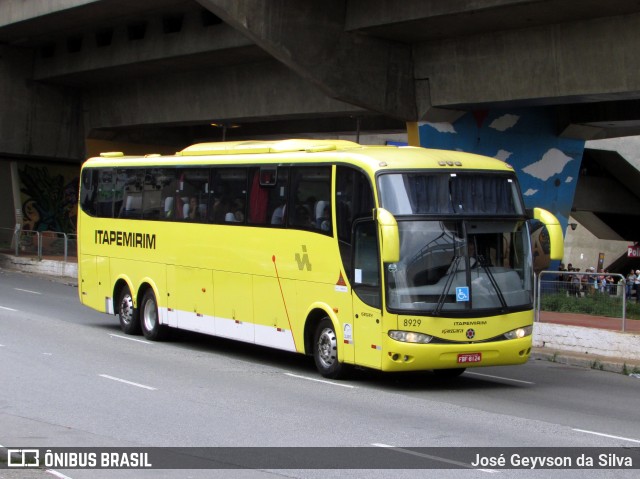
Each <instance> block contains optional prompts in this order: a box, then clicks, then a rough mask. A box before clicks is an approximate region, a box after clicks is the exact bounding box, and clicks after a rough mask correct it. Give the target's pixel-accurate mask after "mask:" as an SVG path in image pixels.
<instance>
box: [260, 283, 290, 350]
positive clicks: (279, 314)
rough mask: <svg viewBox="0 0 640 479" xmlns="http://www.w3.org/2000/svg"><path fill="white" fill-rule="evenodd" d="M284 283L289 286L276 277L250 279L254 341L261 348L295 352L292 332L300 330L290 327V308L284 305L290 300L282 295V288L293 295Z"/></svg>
mask: <svg viewBox="0 0 640 479" xmlns="http://www.w3.org/2000/svg"><path fill="white" fill-rule="evenodd" d="M283 283H290V282H288V281H285V280H279V279H278V278H275V277H267V276H254V277H253V304H254V311H253V318H254V323H255V336H256V339H255V341H256V344H261V345H263V346H270V347H273V348H278V349H285V350H288V351H295V350H296V349H297V348H296V346H297V344H296V343H294V339H293V331H292V328H293V329H294V330H300V329H301V326H300V324H298V325H297V328H296V325H294V324H291V326H290V325H289V317H288V308H290V307H291V305H289V306H288V305H287V304H286V303H285V298H287V297H289V298H290V297H291V296H290V295H287V294H284V290H285V288H286V289H287V290H291V291H292V292H293V291H295V289H293V288H291V287H290V286H289V287H286V286H288V285H285V284H283ZM281 286H282V290H281Z"/></svg>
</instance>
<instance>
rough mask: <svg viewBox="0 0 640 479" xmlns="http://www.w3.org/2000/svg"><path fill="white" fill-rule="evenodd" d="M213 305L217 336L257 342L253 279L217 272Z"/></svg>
mask: <svg viewBox="0 0 640 479" xmlns="http://www.w3.org/2000/svg"><path fill="white" fill-rule="evenodd" d="M213 278H214V284H215V285H216V287H215V290H214V293H213V303H214V310H215V329H216V333H215V334H216V335H217V336H222V337H225V338H231V339H237V340H240V341H245V342H249V343H253V342H255V326H254V324H253V300H252V298H251V296H252V281H251V275H249V274H242V273H230V272H226V271H215V272H214V273H213Z"/></svg>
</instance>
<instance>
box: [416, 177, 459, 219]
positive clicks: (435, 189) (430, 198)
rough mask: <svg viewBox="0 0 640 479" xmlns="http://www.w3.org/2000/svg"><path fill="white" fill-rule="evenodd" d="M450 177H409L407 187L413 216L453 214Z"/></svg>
mask: <svg viewBox="0 0 640 479" xmlns="http://www.w3.org/2000/svg"><path fill="white" fill-rule="evenodd" d="M448 180H449V177H447V176H444V175H428V176H427V175H407V177H406V178H405V182H406V183H405V187H406V189H407V192H408V195H409V202H410V203H411V211H412V213H413V214H419V215H420V214H422V215H424V214H448V213H453V209H452V208H451V201H450V200H449V182H448Z"/></svg>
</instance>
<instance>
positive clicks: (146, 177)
mask: <svg viewBox="0 0 640 479" xmlns="http://www.w3.org/2000/svg"><path fill="white" fill-rule="evenodd" d="M80 206H81V208H80V212H79V219H78V239H79V241H78V261H79V288H78V289H79V296H80V301H81V302H82V303H83V304H85V305H87V306H89V307H91V308H94V309H96V310H98V311H103V312H106V313H109V314H115V315H118V317H119V321H120V325H121V328H122V330H123V331H124V332H125V333H128V334H136V333H139V332H142V334H144V336H145V337H146V338H147V339H149V340H157V339H160V338H161V337H162V336H163V335H164V334H165V333H166V332H167V330H169V329H171V328H178V329H185V330H190V331H196V332H200V333H205V334H210V335H215V336H220V337H224V338H231V339H235V340H239V341H245V342H249V343H255V344H259V345H264V346H270V347H274V348H279V349H283V350H287V351H294V352H298V353H302V354H307V355H312V356H313V357H314V358H315V363H316V366H317V368H318V370H319V372H320V373H321V374H322V375H323V376H325V377H329V378H337V377H339V376H341V375H342V373H343V372H344V371H345V369H348V366H349V365H357V366H363V367H367V368H373V369H378V370H382V371H416V370H434V371H435V372H436V373H437V374H440V375H443V376H456V375H458V374H460V373H461V372H463V371H464V370H465V368H467V367H478V366H493V365H507V364H519V363H524V362H526V361H527V359H528V357H529V354H530V352H531V335H532V326H533V290H534V279H533V277H534V271H533V266H532V253H531V251H532V250H531V240H530V230H529V223H528V220H529V219H532V218H536V219H538V220H540V221H541V222H542V223H544V224H545V225H546V226H547V230H548V235H549V243H550V250H551V258H553V259H559V258H561V257H562V231H561V227H560V225H559V223H558V221H557V219H556V218H555V217H554V216H553V215H552V214H551V213H549V212H547V211H545V210H542V209H538V208H535V209H534V210H532V211H529V212H527V211H525V207H524V203H523V200H522V195H521V192H520V189H519V186H518V181H517V178H516V175H515V173H514V171H513V169H512V168H511V167H510V166H509V165H507V164H506V163H504V162H502V161H499V160H496V159H493V158H486V157H482V156H477V155H472V154H467V153H462V152H454V151H441V150H429V149H424V148H415V147H393V146H361V145H359V144H357V143H353V142H349V141H341V140H282V141H262V142H260V141H241V142H226V143H225V142H223V143H201V144H196V145H193V146H190V147H188V148H186V149H184V150H182V151H180V152H178V153H176V154H175V155H171V156H160V155H147V156H146V157H133V156H124V155H123V154H122V153H117V152H112V153H103V154H102V155H101V156H100V157H96V158H91V159H89V160H87V161H86V162H85V163H84V165H83V167H82V173H81V191H80Z"/></svg>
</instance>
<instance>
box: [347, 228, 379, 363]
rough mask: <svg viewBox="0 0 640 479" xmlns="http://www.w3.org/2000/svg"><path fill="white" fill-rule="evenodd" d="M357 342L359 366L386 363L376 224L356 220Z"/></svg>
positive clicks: (355, 333)
mask: <svg viewBox="0 0 640 479" xmlns="http://www.w3.org/2000/svg"><path fill="white" fill-rule="evenodd" d="M351 271H352V273H351V284H352V286H353V292H354V294H353V317H354V319H353V340H354V343H355V350H356V352H355V361H356V364H359V365H363V366H369V367H372V368H380V367H381V364H382V311H381V304H382V301H381V295H382V293H381V283H380V260H379V256H378V235H377V226H376V222H375V221H373V220H371V219H361V220H356V222H355V223H354V227H353V268H352V270H351Z"/></svg>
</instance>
